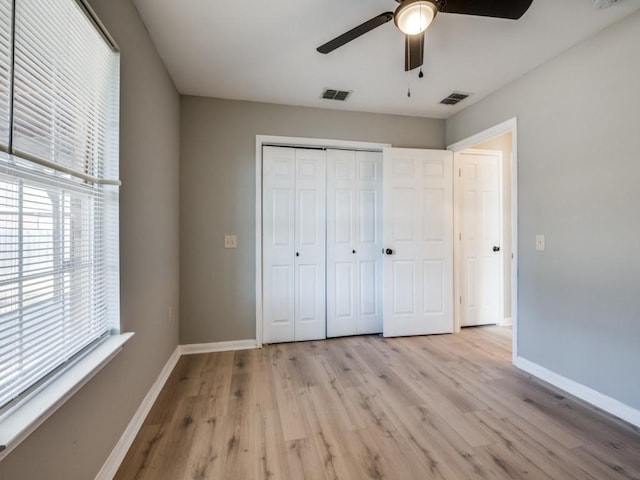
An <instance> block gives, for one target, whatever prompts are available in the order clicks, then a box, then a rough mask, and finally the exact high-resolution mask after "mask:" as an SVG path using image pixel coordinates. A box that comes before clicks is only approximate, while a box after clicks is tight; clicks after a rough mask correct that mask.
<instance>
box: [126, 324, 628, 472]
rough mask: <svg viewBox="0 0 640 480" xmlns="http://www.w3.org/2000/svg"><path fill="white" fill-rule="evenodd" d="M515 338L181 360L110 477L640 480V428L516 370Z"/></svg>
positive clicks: (470, 332)
mask: <svg viewBox="0 0 640 480" xmlns="http://www.w3.org/2000/svg"><path fill="white" fill-rule="evenodd" d="M510 338H511V330H510V329H507V328H499V327H484V328H472V329H465V330H463V332H462V333H460V334H457V335H440V336H429V337H411V338H398V339H384V338H381V337H377V336H365V337H351V338H342V339H333V340H325V341H317V342H304V343H295V344H280V345H270V346H266V347H265V348H263V349H261V350H247V351H237V352H225V353H213V354H203V355H190V356H184V357H182V358H181V359H180V361H179V363H178V365H177V366H176V368H175V370H174V372H173V373H172V375H171V377H170V379H169V381H168V382H167V384H166V385H165V387H164V389H163V391H162V393H161V394H160V396H159V398H158V400H157V402H156V404H155V405H154V407H153V409H152V411H151V412H150V414H149V416H148V418H147V419H146V421H145V423H144V425H143V427H142V429H141V430H140V432H139V434H138V436H137V438H136V440H135V442H134V444H133V446H132V448H131V449H130V451H129V453H128V454H127V457H126V458H125V460H124V462H123V464H122V465H121V467H120V470H119V471H118V474H117V476H116V478H117V479H154V480H159V479H170V480H174V479H175V480H178V479H194V480H195V479H224V480H226V479H230V480H245V479H247V480H248V479H269V480H276V479H292V480H299V479H300V480H301V479H354V480H360V479H399V480H405V479H421V480H425V479H450V480H463V479H476V478H477V479H509V480H513V479H519V478H528V479H535V480H537V479H560V480H565V479H567V480H570V479H576V480H583V479H585V480H607V479H640V433H639V431H638V429H636V428H633V427H631V426H629V425H627V424H624V423H623V422H621V421H619V420H616V419H614V418H613V417H609V416H606V415H604V414H601V413H600V412H597V411H596V410H595V409H593V408H591V407H589V406H587V405H585V404H583V403H581V402H580V401H578V400H575V399H573V398H568V397H567V396H565V395H563V394H562V393H560V392H559V391H557V390H555V389H553V388H551V387H549V386H547V385H544V384H541V383H538V382H535V381H533V380H531V379H530V378H529V377H528V376H527V375H526V374H523V373H521V372H519V371H518V370H517V369H515V368H514V367H512V366H511V364H510V358H511V352H510V347H511V343H510V342H511V340H510Z"/></svg>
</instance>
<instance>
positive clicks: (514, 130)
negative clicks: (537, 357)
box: [447, 117, 518, 362]
mask: <svg viewBox="0 0 640 480" xmlns="http://www.w3.org/2000/svg"><path fill="white" fill-rule="evenodd" d="M507 133H511V149H512V155H511V254H512V259H511V318H512V321H513V329H512V338H511V352H512V357H511V358H512V361H513V362H515V360H516V358H517V357H518V120H517V118H516V117H513V118H511V119H509V120H506V121H504V122H502V123H499V124H497V125H494V126H493V127H490V128H487V129H486V130H482V131H480V132H478V133H475V134H473V135H471V136H469V137H467V138H464V139H463V140H460V141H459V142H456V143H452V144H451V145H449V146H447V150H451V151H452V152H454V153H455V152H459V151H461V150H466V149H468V148H472V147H474V146H475V145H478V144H480V143H484V142H487V141H489V140H491V139H494V138H496V137H500V136H502V135H504V134H507ZM457 214H458V213H457V211H456V209H455V207H454V216H455V215H457ZM455 221H456V220H455V217H454V222H455ZM454 312H455V322H456V323H455V325H456V329H455V330H454V331H456V332H457V331H459V330H460V317H459V304H458V302H454Z"/></svg>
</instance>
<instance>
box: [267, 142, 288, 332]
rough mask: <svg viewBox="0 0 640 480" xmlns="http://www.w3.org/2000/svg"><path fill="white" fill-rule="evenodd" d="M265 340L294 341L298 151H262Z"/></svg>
mask: <svg viewBox="0 0 640 480" xmlns="http://www.w3.org/2000/svg"><path fill="white" fill-rule="evenodd" d="M262 178H263V180H262V182H263V186H262V206H263V207H262V249H263V251H262V263H263V268H262V275H263V281H262V296H263V298H262V301H263V342H264V343H278V342H292V341H293V340H295V315H296V312H295V304H296V302H295V276H296V275H295V270H296V266H295V258H296V257H295V252H296V250H295V248H296V243H295V231H296V228H295V211H296V208H295V203H296V200H295V197H296V151H295V150H294V149H292V148H279V147H264V148H263V151H262Z"/></svg>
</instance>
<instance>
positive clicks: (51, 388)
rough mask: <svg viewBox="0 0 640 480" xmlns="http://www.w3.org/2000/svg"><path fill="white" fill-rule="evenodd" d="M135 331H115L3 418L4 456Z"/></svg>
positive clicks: (1, 441) (0, 448)
mask: <svg viewBox="0 0 640 480" xmlns="http://www.w3.org/2000/svg"><path fill="white" fill-rule="evenodd" d="M133 335H134V334H133V333H122V334H120V335H113V336H111V337H110V338H108V339H107V340H105V341H104V342H103V343H101V344H100V345H99V346H98V347H96V348H95V349H94V350H92V351H91V352H90V353H88V354H87V355H86V356H85V357H84V358H82V359H81V360H79V361H78V362H77V363H76V364H74V365H73V366H72V367H71V368H69V369H68V370H66V371H65V372H64V373H62V374H61V375H59V376H58V377H56V378H55V379H54V380H53V381H51V382H50V383H49V384H48V385H46V386H45V387H44V388H43V389H42V390H40V391H39V392H37V393H36V394H34V395H33V396H32V397H30V398H28V399H27V400H25V402H24V403H22V404H21V405H19V406H18V407H16V409H15V410H12V411H9V412H7V413H6V414H5V415H4V416H3V417H1V418H0V460H2V459H3V458H4V457H6V456H7V455H8V454H9V452H10V451H11V450H13V449H14V448H15V447H17V446H18V445H19V444H20V442H22V441H23V440H24V439H25V438H27V436H29V434H31V432H33V431H34V430H35V429H36V428H38V427H39V426H40V425H42V424H43V423H44V422H45V420H47V418H49V417H50V416H51V415H52V414H53V413H54V412H55V411H56V410H57V409H58V408H60V407H61V406H62V405H63V404H64V403H65V402H66V401H67V400H69V398H71V397H72V396H73V394H75V393H76V392H77V391H78V390H80V389H81V388H82V387H83V386H84V385H85V384H86V383H87V382H88V381H89V380H91V378H93V376H94V375H95V374H96V373H98V372H99V371H100V370H102V368H103V367H104V366H105V365H107V364H108V363H109V362H110V361H111V360H112V359H113V358H114V357H115V356H116V355H117V354H118V353H120V351H122V349H123V347H124V344H125V343H127V342H128V341H129V339H130V338H131V337H133Z"/></svg>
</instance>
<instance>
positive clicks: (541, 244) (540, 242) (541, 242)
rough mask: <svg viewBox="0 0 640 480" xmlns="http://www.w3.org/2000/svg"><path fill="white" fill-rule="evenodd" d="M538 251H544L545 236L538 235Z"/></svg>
mask: <svg viewBox="0 0 640 480" xmlns="http://www.w3.org/2000/svg"><path fill="white" fill-rule="evenodd" d="M536 250H538V251H539V252H542V251H543V250H544V235H536Z"/></svg>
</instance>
